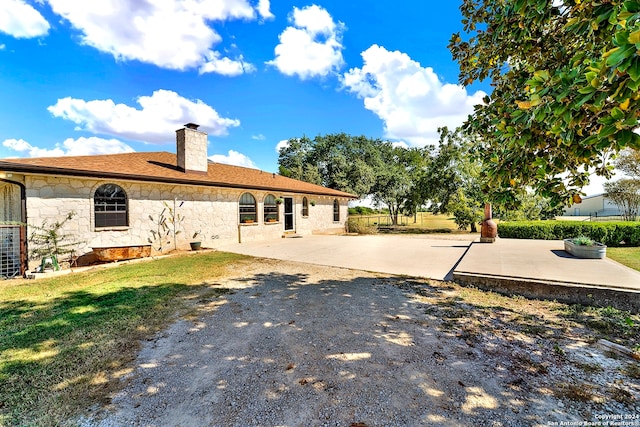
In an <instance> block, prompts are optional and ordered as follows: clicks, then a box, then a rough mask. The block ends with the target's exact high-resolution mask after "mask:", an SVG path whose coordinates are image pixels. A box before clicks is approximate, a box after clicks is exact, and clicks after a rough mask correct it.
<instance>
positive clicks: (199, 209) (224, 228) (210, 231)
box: [13, 175, 348, 254]
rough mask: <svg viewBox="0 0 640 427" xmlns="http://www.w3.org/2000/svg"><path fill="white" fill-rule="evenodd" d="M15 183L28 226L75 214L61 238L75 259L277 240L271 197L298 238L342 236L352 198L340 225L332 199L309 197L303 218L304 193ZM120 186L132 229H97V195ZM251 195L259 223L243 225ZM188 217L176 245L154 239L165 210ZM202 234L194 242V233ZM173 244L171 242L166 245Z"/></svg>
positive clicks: (93, 182) (27, 179) (72, 181)
mask: <svg viewBox="0 0 640 427" xmlns="http://www.w3.org/2000/svg"><path fill="white" fill-rule="evenodd" d="M13 180H15V181H17V182H22V183H23V184H24V185H25V186H26V189H27V190H26V209H27V223H28V224H29V225H41V224H42V223H43V221H45V220H46V221H47V222H48V223H52V222H55V221H61V220H63V219H64V218H65V217H66V215H67V214H68V213H69V212H70V211H73V212H75V216H74V217H73V219H72V220H71V221H69V222H68V223H67V224H66V226H65V229H64V230H62V232H63V233H65V234H69V235H71V236H73V240H74V241H78V242H80V243H79V244H78V245H77V254H85V253H88V252H90V251H91V248H92V247H109V246H129V245H145V244H150V241H149V240H151V244H152V245H153V250H152V253H154V254H157V253H159V252H166V251H168V250H172V249H174V246H175V247H176V248H178V249H188V248H189V242H190V241H201V242H202V247H203V248H216V247H219V246H222V245H224V244H228V243H236V242H238V241H241V242H248V241H255V240H265V239H277V238H281V236H282V235H283V234H284V217H283V214H284V204H281V205H279V211H280V212H279V221H278V222H276V223H265V221H264V215H263V201H264V198H265V197H266V196H267V195H268V194H273V195H274V196H275V197H279V198H282V197H292V198H293V202H294V231H295V233H297V234H302V235H305V234H312V233H339V232H342V231H343V230H344V223H345V221H346V219H347V215H348V211H347V203H348V199H344V198H343V199H339V204H340V221H336V222H334V221H333V201H334V198H331V197H326V196H313V195H307V196H306V197H307V199H308V200H309V201H310V202H311V201H312V200H313V201H315V202H316V205H315V206H311V204H309V215H308V216H306V217H303V216H302V198H303V197H305V196H304V195H300V194H286V193H281V192H268V191H255V190H242V189H229V188H220V187H196V186H186V185H173V184H156V183H144V182H133V181H116V180H108V181H107V180H99V179H79V178H69V177H53V176H19V175H18V176H14V178H13ZM107 183H111V184H117V185H119V186H120V187H122V189H123V190H124V191H125V192H126V194H127V199H128V218H129V225H128V226H126V227H104V228H96V227H95V225H94V207H93V194H94V192H95V190H96V189H97V188H98V187H99V186H101V185H103V184H107ZM247 191H248V192H249V193H251V194H252V195H253V196H254V197H255V199H256V202H257V216H258V221H257V222H256V223H254V224H239V211H238V201H239V199H240V196H241V195H242V194H243V193H245V192H247ZM174 207H175V211H176V212H177V214H178V215H179V216H180V217H182V218H184V220H183V222H182V224H181V226H180V227H179V230H180V233H179V234H177V236H176V239H175V243H174V239H173V235H172V233H170V235H169V236H168V237H167V238H165V239H164V240H163V241H162V242H160V241H158V240H157V239H154V236H153V233H152V231H156V230H157V229H158V226H157V223H156V222H157V220H158V217H159V215H160V214H161V213H162V211H163V210H164V211H165V217H170V214H169V209H168V208H171V209H174ZM196 232H198V236H197V237H196V238H192V236H193V234H194V233H196ZM167 241H169V243H167Z"/></svg>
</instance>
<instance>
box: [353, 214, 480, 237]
mask: <svg viewBox="0 0 640 427" xmlns="http://www.w3.org/2000/svg"><path fill="white" fill-rule="evenodd" d="M349 218H351V219H355V220H357V221H358V222H360V223H361V224H363V225H371V226H373V225H378V226H390V225H391V218H390V217H389V215H385V214H374V215H349ZM398 224H400V227H398V228H399V229H401V228H402V229H405V230H406V232H416V233H425V232H445V233H447V232H448V233H454V232H456V233H459V232H464V231H465V230H458V226H457V225H456V223H455V222H454V221H453V217H451V216H449V215H434V214H432V213H431V212H418V215H417V216H416V217H413V216H399V217H398ZM403 231H404V230H403ZM466 231H467V232H468V231H469V230H468V229H467V230H466Z"/></svg>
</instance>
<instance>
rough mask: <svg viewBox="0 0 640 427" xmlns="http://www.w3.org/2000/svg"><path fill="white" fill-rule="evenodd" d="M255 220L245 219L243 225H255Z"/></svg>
mask: <svg viewBox="0 0 640 427" xmlns="http://www.w3.org/2000/svg"><path fill="white" fill-rule="evenodd" d="M254 221H255V220H254V219H253V218H245V219H243V220H242V223H243V224H253V222H254Z"/></svg>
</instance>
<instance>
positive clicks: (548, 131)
mask: <svg viewBox="0 0 640 427" xmlns="http://www.w3.org/2000/svg"><path fill="white" fill-rule="evenodd" d="M460 9H461V12H462V15H463V24H464V30H465V32H466V35H465V34H463V35H461V34H454V35H453V37H452V39H451V44H450V45H449V48H450V50H451V52H452V54H453V56H454V58H455V59H456V60H457V61H458V63H459V65H460V83H462V84H464V85H469V84H471V83H473V82H474V81H477V80H483V79H490V80H491V83H492V86H493V93H492V94H491V96H487V97H486V98H485V104H483V105H479V106H477V107H476V110H475V112H474V114H473V116H472V117H470V119H469V120H468V121H467V123H466V125H465V127H466V130H467V131H468V132H473V133H475V134H477V135H479V136H480V137H481V138H480V143H479V144H478V145H477V147H476V154H477V155H478V156H479V158H481V159H482V160H483V168H482V170H481V180H482V182H483V185H484V186H485V189H486V190H487V191H490V192H491V197H492V199H493V200H494V201H496V202H498V203H503V204H509V203H514V202H516V201H517V196H518V194H519V193H520V194H521V193H523V192H524V191H526V188H527V187H528V186H530V187H533V188H534V189H535V191H536V192H538V193H539V194H541V195H543V196H547V197H550V198H551V200H552V203H553V204H570V203H571V202H572V201H578V200H579V192H580V190H581V188H582V187H583V186H584V185H585V184H586V183H588V180H589V175H590V173H591V172H592V171H595V173H597V174H599V175H602V176H605V177H610V176H611V170H612V166H611V157H612V155H613V154H615V153H616V152H618V151H620V150H622V149H624V148H626V147H632V148H636V149H638V148H640V135H638V134H637V133H634V130H635V129H637V127H638V117H639V115H640V106H639V102H638V100H639V99H640V91H639V90H638V89H639V88H640V57H639V56H638V49H640V4H639V2H638V1H637V0H634V1H631V0H602V1H584V0H582V1H581V0H562V1H560V0H463V4H462V6H461V8H460Z"/></svg>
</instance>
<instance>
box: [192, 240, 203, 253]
mask: <svg viewBox="0 0 640 427" xmlns="http://www.w3.org/2000/svg"><path fill="white" fill-rule="evenodd" d="M189 245H190V246H191V250H192V251H199V250H200V247H201V246H202V242H191V243H189Z"/></svg>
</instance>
